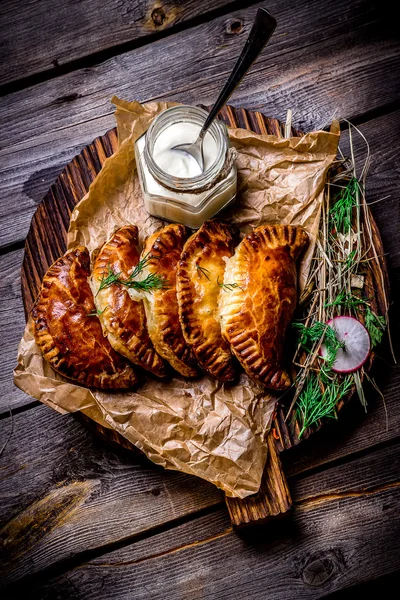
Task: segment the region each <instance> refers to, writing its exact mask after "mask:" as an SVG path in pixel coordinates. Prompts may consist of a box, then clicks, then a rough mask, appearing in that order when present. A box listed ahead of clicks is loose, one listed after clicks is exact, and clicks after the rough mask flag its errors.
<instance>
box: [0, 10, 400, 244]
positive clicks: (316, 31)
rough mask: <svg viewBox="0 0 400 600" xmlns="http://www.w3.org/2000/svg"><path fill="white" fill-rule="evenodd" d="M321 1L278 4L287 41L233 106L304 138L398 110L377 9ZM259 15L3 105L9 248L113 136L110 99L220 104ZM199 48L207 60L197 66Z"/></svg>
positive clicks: (393, 48) (3, 217)
mask: <svg viewBox="0 0 400 600" xmlns="http://www.w3.org/2000/svg"><path fill="white" fill-rule="evenodd" d="M320 1H321V0H313V1H312V2H307V3H304V2H300V0H296V3H295V5H294V6H293V7H291V8H290V9H289V7H287V6H286V7H284V6H282V3H279V2H278V0H275V1H274V2H273V4H272V5H271V6H270V9H271V12H275V13H276V16H277V18H278V22H279V23H280V25H279V26H280V30H277V33H276V34H275V35H274V36H273V37H272V39H271V43H270V45H269V46H268V47H267V50H266V51H265V52H264V53H263V55H262V56H261V57H260V59H259V61H258V62H257V64H256V66H255V67H254V69H253V70H252V71H251V72H250V73H249V74H248V75H247V76H246V78H245V79H244V81H243V83H242V84H241V86H240V87H239V89H238V90H237V92H236V93H235V96H234V99H233V102H234V103H235V104H236V105H243V106H247V107H248V108H254V109H259V110H262V111H264V112H265V114H268V115H270V116H276V117H278V118H281V119H283V120H284V119H285V116H286V110H287V108H288V107H292V108H294V109H295V111H296V115H295V121H294V122H295V125H296V126H297V127H298V128H300V129H301V128H302V129H305V130H308V129H312V128H314V127H316V126H320V125H322V124H323V123H326V122H328V121H329V120H330V119H331V117H332V116H333V114H334V113H335V110H336V109H337V108H338V109H339V112H340V114H341V115H342V116H345V117H351V116H352V115H358V114H360V113H362V112H365V111H367V110H373V109H376V108H377V107H379V106H381V104H382V98H385V100H384V101H385V103H389V102H394V101H396V100H397V80H398V77H399V75H400V73H399V69H400V62H399V61H398V60H397V58H398V55H399V50H400V44H399V43H398V42H396V41H393V40H390V39H389V40H386V41H385V43H382V40H384V39H385V35H387V34H386V33H385V31H382V27H381V26H380V25H379V23H376V22H374V23H373V24H371V23H370V19H371V14H370V9H369V5H367V3H365V2H364V1H363V0H360V1H359V2H354V3H348V2H346V1H345V0H340V2H338V3H331V5H329V6H327V7H325V8H324V10H323V11H321V10H318V8H320ZM256 8H257V7H256V6H255V7H251V8H248V9H244V10H242V11H237V12H235V13H233V14H232V15H230V16H229V18H226V17H221V18H217V19H214V20H212V21H211V22H209V23H204V24H201V25H199V26H198V27H195V28H193V29H190V30H188V31H182V32H180V33H177V34H176V35H173V36H170V37H168V38H166V39H163V40H159V41H157V42H155V43H153V44H151V45H150V46H145V47H142V48H137V49H136V50H133V51H131V52H127V53H125V54H123V55H121V56H118V57H115V58H114V59H110V60H109V61H107V62H105V63H103V64H101V65H97V66H95V67H93V68H89V69H81V70H79V71H76V72H74V73H69V74H67V75H64V76H62V77H59V78H57V79H56V80H52V81H48V82H45V83H43V84H40V85H37V86H35V87H33V88H31V89H28V90H24V91H23V92H17V93H15V94H10V95H9V96H7V97H5V98H3V99H2V101H1V107H2V110H1V112H0V123H1V125H2V127H1V126H0V131H4V134H3V135H1V133H0V148H1V150H0V160H1V162H2V167H1V170H0V182H1V186H0V199H1V209H0V211H1V212H0V224H1V228H0V231H1V234H0V235H1V245H3V246H4V245H6V244H10V243H13V242H15V241H16V240H18V239H22V238H23V236H24V235H25V234H26V231H27V229H28V226H29V220H30V217H31V215H32V213H33V211H34V210H35V208H36V203H37V202H38V201H39V200H40V198H41V197H42V196H43V195H44V193H45V192H46V191H47V189H48V187H49V185H50V184H51V182H52V180H53V179H54V177H55V175H56V174H57V173H59V172H60V171H61V169H62V167H63V166H64V165H65V164H66V162H68V160H70V159H71V158H72V156H73V155H74V154H75V153H76V152H77V149H78V148H79V147H81V146H82V145H84V144H86V143H88V142H89V141H90V140H91V139H93V138H94V137H96V136H97V135H99V134H102V133H104V131H105V130H106V129H108V128H109V127H111V126H112V125H113V124H114V123H113V117H112V114H111V113H112V106H111V104H110V97H111V95H112V94H113V93H117V94H119V95H120V96H122V97H126V98H131V99H132V98H137V99H139V100H141V101H144V100H146V99H154V98H162V99H166V98H169V99H176V100H180V101H183V102H188V103H206V104H207V103H210V102H212V100H213V99H215V96H216V95H217V93H218V91H219V90H220V87H221V83H222V82H223V81H224V79H225V77H226V76H227V75H228V73H229V70H230V69H231V67H232V65H233V63H234V61H235V59H236V57H237V54H238V48H239V45H240V44H241V43H243V42H244V38H245V36H246V35H247V32H248V30H249V27H250V25H251V22H252V20H253V18H254V14H255V11H256ZM327 11H328V12H327ZM294 12H295V13H296V19H295V20H294V19H293V14H294ZM311 15H312V16H313V18H312V22H313V27H312V28H311V31H310V27H309V26H308V23H309V22H310V18H311ZM232 20H233V21H234V22H236V21H237V22H240V23H241V24H242V28H241V29H240V27H239V28H238V29H237V31H238V32H237V33H235V34H233V33H232V32H231V31H230V30H229V24H231V22H232ZM305 23H307V27H305ZM333 27H334V28H335V34H336V37H334V38H332V37H331V36H332V28H333ZM198 48H202V54H201V57H199V56H198ZM349 81H351V82H352V85H351V86H350V85H349ZM355 88H357V94H354V93H353V89H355ZM10 198H12V202H10V200H9V199H10Z"/></svg>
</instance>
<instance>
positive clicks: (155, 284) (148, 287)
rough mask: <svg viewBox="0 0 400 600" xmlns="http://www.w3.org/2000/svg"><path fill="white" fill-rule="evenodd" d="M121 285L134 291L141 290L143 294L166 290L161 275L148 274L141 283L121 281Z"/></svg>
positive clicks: (165, 282)
mask: <svg viewBox="0 0 400 600" xmlns="http://www.w3.org/2000/svg"><path fill="white" fill-rule="evenodd" d="M121 283H122V285H125V286H126V287H129V288H133V289H134V290H142V291H144V292H152V291H153V290H165V289H168V287H169V286H168V282H167V280H166V279H165V277H163V276H162V275H158V273H149V274H148V275H147V277H146V278H145V279H142V280H141V281H133V280H132V281H122V282H121Z"/></svg>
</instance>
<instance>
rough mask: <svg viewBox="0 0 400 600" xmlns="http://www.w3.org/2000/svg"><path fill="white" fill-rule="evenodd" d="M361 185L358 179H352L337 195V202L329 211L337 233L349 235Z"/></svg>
mask: <svg viewBox="0 0 400 600" xmlns="http://www.w3.org/2000/svg"><path fill="white" fill-rule="evenodd" d="M359 189H360V184H359V182H358V180H357V179H356V177H352V178H351V179H350V181H349V182H348V184H347V185H346V187H345V188H343V189H342V190H340V192H339V193H338V194H337V197H336V200H335V201H334V204H333V206H332V208H331V210H330V211H329V217H330V219H331V220H332V222H333V225H334V227H335V229H336V232H337V233H344V234H346V233H349V231H350V230H351V220H352V213H353V206H355V205H356V204H357V195H358V191H359Z"/></svg>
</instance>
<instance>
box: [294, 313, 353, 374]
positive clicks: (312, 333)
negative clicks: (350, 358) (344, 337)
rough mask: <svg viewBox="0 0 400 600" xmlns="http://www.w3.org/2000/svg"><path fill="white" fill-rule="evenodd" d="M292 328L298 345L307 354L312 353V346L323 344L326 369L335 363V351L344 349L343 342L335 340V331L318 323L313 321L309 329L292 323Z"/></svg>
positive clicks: (300, 324)
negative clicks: (295, 331)
mask: <svg viewBox="0 0 400 600" xmlns="http://www.w3.org/2000/svg"><path fill="white" fill-rule="evenodd" d="M292 327H293V328H294V329H296V330H297V331H298V333H299V335H300V339H299V343H300V345H301V346H302V347H303V348H304V350H307V352H312V351H313V349H314V348H313V346H314V345H315V344H316V343H317V342H323V343H324V344H325V347H326V352H327V356H326V359H325V360H326V364H327V367H328V368H331V367H332V365H333V363H334V362H335V359H336V354H337V351H338V350H340V349H341V348H344V342H341V341H340V340H338V339H337V337H336V333H335V330H334V329H332V327H329V325H327V324H326V323H321V322H320V321H315V323H313V325H312V326H311V327H306V326H305V325H303V323H292Z"/></svg>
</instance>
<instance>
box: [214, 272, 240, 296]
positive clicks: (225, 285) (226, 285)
mask: <svg viewBox="0 0 400 600" xmlns="http://www.w3.org/2000/svg"><path fill="white" fill-rule="evenodd" d="M217 283H218V285H219V287H220V288H221V289H222V290H223V291H224V292H233V290H235V289H236V288H239V289H240V290H242V291H243V288H242V287H240V285H239V284H238V283H235V282H233V283H220V282H219V276H218V277H217Z"/></svg>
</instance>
